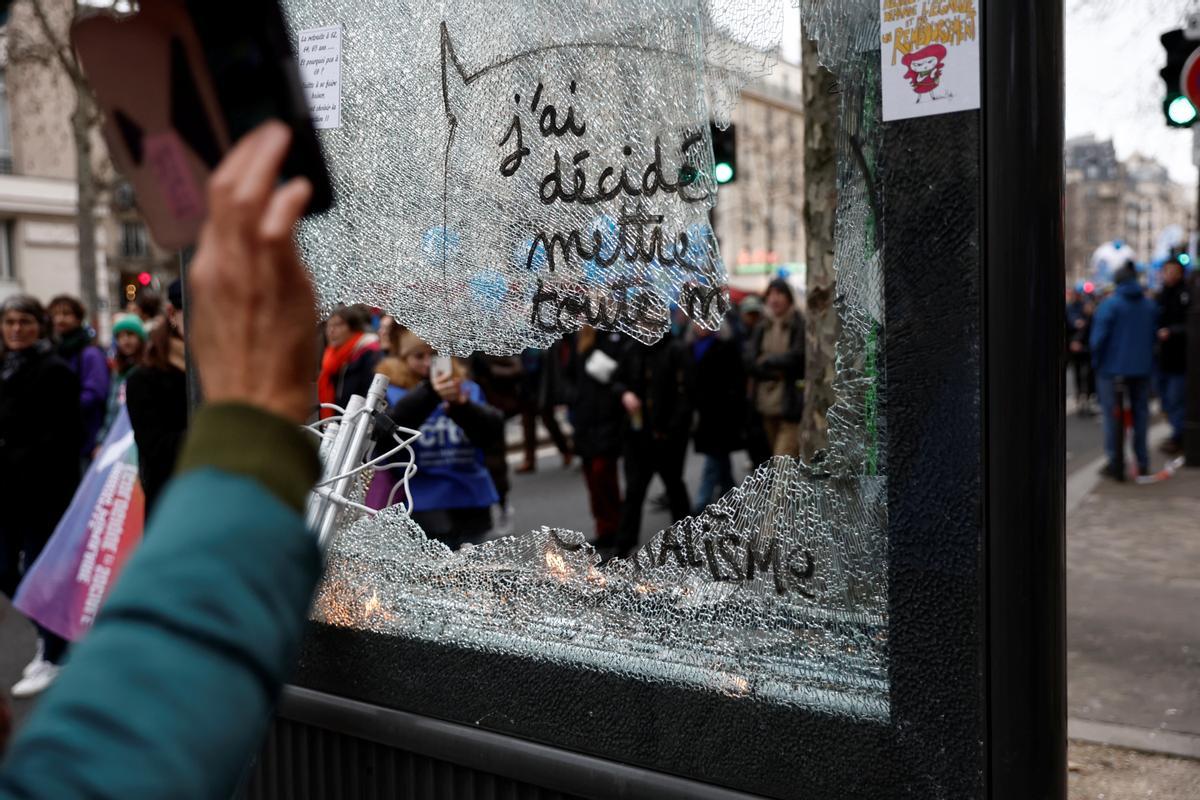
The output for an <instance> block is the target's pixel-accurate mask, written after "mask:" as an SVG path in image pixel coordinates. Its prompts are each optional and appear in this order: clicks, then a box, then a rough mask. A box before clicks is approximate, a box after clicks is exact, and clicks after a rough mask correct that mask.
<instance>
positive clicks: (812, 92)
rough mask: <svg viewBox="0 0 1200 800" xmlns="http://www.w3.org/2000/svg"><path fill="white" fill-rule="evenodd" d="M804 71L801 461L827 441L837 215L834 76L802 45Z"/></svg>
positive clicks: (834, 322)
mask: <svg viewBox="0 0 1200 800" xmlns="http://www.w3.org/2000/svg"><path fill="white" fill-rule="evenodd" d="M802 67H803V70H804V232H805V237H806V241H805V261H806V262H807V267H808V273H807V286H808V290H807V293H808V299H807V306H806V308H805V311H804V315H805V362H806V363H805V370H804V373H805V386H804V416H803V418H802V420H801V423H800V449H801V453H802V454H803V456H804V457H805V459H808V460H811V459H812V457H813V455H814V454H815V453H816V452H817V451H819V450H822V449H824V448H825V447H826V446H827V445H828V440H829V422H828V419H827V416H826V415H827V412H828V411H829V407H830V406H831V405H833V402H834V399H835V397H834V392H833V378H834V372H835V366H836V364H835V356H836V353H835V348H836V345H837V331H838V319H837V309H836V308H834V305H833V300H834V297H835V296H836V285H835V284H836V278H835V276H834V271H833V234H834V219H835V216H836V211H837V156H836V147H835V142H836V137H837V130H838V95H836V94H834V93H833V92H832V91H831V89H832V88H833V86H834V85H835V80H834V77H833V75H832V74H831V73H830V72H829V71H828V70H826V69H825V68H824V67H822V66H821V65H820V63H819V61H818V58H817V45H816V43H815V42H813V41H811V40H809V39H807V38H806V39H805V40H804V42H803V49H802Z"/></svg>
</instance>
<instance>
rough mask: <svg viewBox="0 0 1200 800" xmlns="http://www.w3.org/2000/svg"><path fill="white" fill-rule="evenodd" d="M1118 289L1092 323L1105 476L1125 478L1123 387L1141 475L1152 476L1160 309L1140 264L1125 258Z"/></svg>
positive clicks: (1093, 360)
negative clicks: (1150, 427) (1149, 436)
mask: <svg viewBox="0 0 1200 800" xmlns="http://www.w3.org/2000/svg"><path fill="white" fill-rule="evenodd" d="M1115 279H1116V283H1117V288H1116V291H1115V292H1113V293H1112V295H1111V296H1109V297H1108V298H1107V299H1106V300H1105V301H1104V302H1103V303H1101V304H1100V307H1099V308H1098V309H1096V316H1095V318H1094V319H1093V321H1092V334H1091V342H1090V344H1091V348H1092V367H1093V368H1094V369H1095V371H1096V392H1097V394H1098V395H1099V396H1100V407H1101V409H1102V411H1103V414H1104V450H1105V453H1107V455H1108V463H1107V464H1105V465H1104V468H1103V469H1102V470H1101V474H1102V475H1104V476H1105V477H1108V478H1112V479H1114V480H1118V481H1122V480H1125V473H1124V471H1123V470H1122V469H1121V468H1120V467H1119V464H1121V463H1122V462H1123V460H1124V459H1123V457H1122V456H1121V448H1123V447H1124V442H1123V441H1122V440H1121V431H1122V427H1123V426H1122V424H1121V415H1122V413H1123V411H1122V408H1121V407H1120V406H1119V405H1118V403H1117V392H1118V390H1120V391H1121V393H1122V394H1123V396H1124V398H1125V403H1127V404H1128V406H1129V408H1130V409H1131V410H1132V412H1133V450H1134V455H1135V456H1136V458H1137V469H1138V473H1139V474H1141V475H1148V474H1150V456H1149V453H1148V451H1147V443H1146V428H1147V424H1148V420H1149V416H1150V373H1151V371H1152V370H1153V366H1154V342H1155V336H1156V329H1157V321H1158V308H1157V306H1156V305H1155V303H1154V301H1153V300H1151V299H1150V298H1148V297H1146V295H1145V293H1144V292H1143V291H1142V285H1141V283H1140V282H1139V281H1138V273H1137V268H1136V267H1135V266H1134V265H1133V263H1132V262H1127V263H1126V264H1125V265H1124V266H1123V267H1121V269H1119V270H1117V274H1116V276H1115Z"/></svg>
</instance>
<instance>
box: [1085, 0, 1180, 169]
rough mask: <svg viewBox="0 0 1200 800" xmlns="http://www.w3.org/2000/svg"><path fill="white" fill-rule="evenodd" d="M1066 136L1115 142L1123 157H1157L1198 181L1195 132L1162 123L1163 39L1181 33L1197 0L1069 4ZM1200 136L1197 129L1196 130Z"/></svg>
mask: <svg viewBox="0 0 1200 800" xmlns="http://www.w3.org/2000/svg"><path fill="white" fill-rule="evenodd" d="M1065 5H1066V9H1067V18H1066V36H1065V39H1066V42H1065V47H1066V49H1065V61H1066V68H1065V72H1066V98H1067V101H1066V131H1067V136H1068V138H1069V137H1072V136H1077V135H1080V134H1084V133H1095V134H1096V136H1097V137H1098V138H1100V139H1109V138H1111V139H1112V140H1113V144H1114V145H1115V146H1116V149H1117V157H1118V158H1127V157H1129V156H1130V155H1132V154H1133V153H1135V152H1140V153H1143V154H1145V155H1149V156H1153V157H1154V158H1157V159H1158V160H1159V161H1161V162H1162V163H1163V164H1165V165H1166V166H1167V168H1168V169H1169V170H1170V171H1171V177H1172V178H1174V179H1175V180H1177V181H1180V182H1182V183H1189V184H1194V183H1195V182H1196V168H1195V167H1194V166H1193V165H1192V131H1190V130H1177V129H1173V128H1168V127H1167V126H1166V123H1165V122H1163V114H1162V100H1163V82H1162V78H1160V77H1159V74H1158V71H1159V70H1160V69H1162V68H1163V66H1164V65H1165V64H1166V57H1165V55H1164V51H1163V48H1162V44H1161V43H1160V42H1159V40H1158V37H1159V36H1160V35H1161V34H1163V33H1164V32H1166V31H1168V30H1170V29H1172V28H1177V27H1182V22H1183V19H1184V15H1185V13H1186V12H1187V11H1188V10H1189V9H1196V10H1200V2H1196V1H1195V0H1065ZM1197 129H1198V130H1200V126H1198V128H1197Z"/></svg>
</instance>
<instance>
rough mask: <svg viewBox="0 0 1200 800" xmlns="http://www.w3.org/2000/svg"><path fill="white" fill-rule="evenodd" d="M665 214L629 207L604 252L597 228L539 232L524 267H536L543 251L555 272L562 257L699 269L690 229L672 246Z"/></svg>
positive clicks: (598, 262)
mask: <svg viewBox="0 0 1200 800" xmlns="http://www.w3.org/2000/svg"><path fill="white" fill-rule="evenodd" d="M663 220H664V217H663V215H662V214H648V213H646V212H645V211H641V210H629V209H626V210H624V211H623V213H622V214H621V215H620V216H619V217H618V218H617V224H616V230H617V241H616V243H615V245H613V246H612V247H611V249H610V250H609V252H608V253H605V252H604V236H603V235H602V233H601V232H600V231H598V230H593V231H592V232H591V234H590V235H585V234H583V233H581V232H580V231H579V229H578V228H576V229H574V230H571V231H568V232H566V233H558V232H554V233H550V232H547V231H537V232H535V233H534V236H533V239H532V240H531V241H530V243H529V252H528V254H527V256H526V259H525V266H526V267H527V268H529V269H531V270H532V269H533V268H534V266H535V263H536V261H537V258H538V251H539V250H541V251H542V254H543V256H544V258H545V259H546V269H547V270H549V271H550V272H554V271H555V270H556V269H557V268H558V263H559V259H560V258H561V259H562V261H563V262H564V263H566V264H570V263H571V260H572V258H573V257H576V258H578V259H579V260H580V261H581V262H587V261H591V262H594V263H595V264H596V265H597V266H599V267H605V268H606V267H611V266H612V265H613V264H615V263H617V261H620V260H625V261H628V262H633V263H642V264H652V263H655V262H657V263H658V264H659V265H661V266H663V267H670V266H678V267H680V268H681V269H685V270H689V271H691V272H699V271H700V268H701V266H702V265H701V264H697V263H695V262H694V261H692V260H691V259H690V258H689V257H688V256H689V253H690V252H691V246H692V240H691V237H689V236H688V234H687V231H680V232H679V234H678V235H677V236H676V237H675V241H674V243H673V244H672V245H667V243H666V242H665V241H664V234H663V229H662V224H663Z"/></svg>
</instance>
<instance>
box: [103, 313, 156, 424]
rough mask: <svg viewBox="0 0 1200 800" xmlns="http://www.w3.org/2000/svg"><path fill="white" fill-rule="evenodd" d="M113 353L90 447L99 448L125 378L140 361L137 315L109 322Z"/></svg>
mask: <svg viewBox="0 0 1200 800" xmlns="http://www.w3.org/2000/svg"><path fill="white" fill-rule="evenodd" d="M112 334H113V356H112V358H110V359H109V361H108V368H109V372H110V374H111V380H110V381H109V385H108V403H107V405H106V406H105V409H104V423H103V424H102V425H101V426H100V430H99V431H97V433H96V439H95V443H94V446H95V447H96V448H99V447H100V445H101V444H102V443H103V442H104V438H105V437H106V436H108V431H109V429H110V428H112V424H113V420H115V419H116V418H117V412H119V411H120V410H121V407H122V406H123V405H125V381H126V380H127V379H128V378H129V373H131V372H133V368H134V367H136V366H137V365H138V364H139V363H140V362H141V360H142V355H143V354H144V353H145V351H146V337H147V334H146V326H145V325H143V324H142V320H141V318H140V317H139V316H138V315H137V314H121V315H119V316H118V317H117V319H116V321H115V322H113V328H112Z"/></svg>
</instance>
